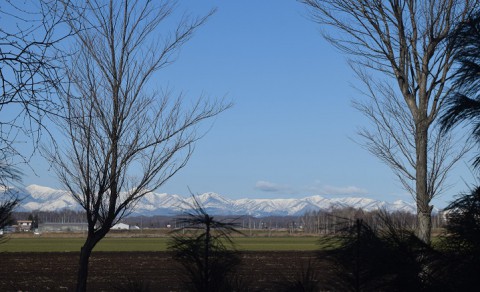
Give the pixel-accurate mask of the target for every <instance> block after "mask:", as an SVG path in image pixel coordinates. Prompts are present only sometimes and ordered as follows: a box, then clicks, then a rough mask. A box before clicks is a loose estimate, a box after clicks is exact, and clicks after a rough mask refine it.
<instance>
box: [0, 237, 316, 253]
mask: <svg viewBox="0 0 480 292" xmlns="http://www.w3.org/2000/svg"><path fill="white" fill-rule="evenodd" d="M168 240H169V239H168V237H107V238H104V239H103V240H102V241H101V242H100V243H99V244H98V245H97V246H96V247H95V249H94V251H102V252H144V251H152V252H153V251H166V250H167V244H168ZM84 241H85V239H84V238H82V237H20V238H16V237H13V238H10V239H8V241H6V242H5V243H3V244H1V245H0V251H1V252H77V251H80V247H81V246H82V244H83V243H84ZM317 241H318V237H312V236H308V237H303V236H289V237H278V236H277V237H235V238H234V242H235V244H236V247H237V249H238V250H241V251H313V250H318V249H319V245H318V243H317Z"/></svg>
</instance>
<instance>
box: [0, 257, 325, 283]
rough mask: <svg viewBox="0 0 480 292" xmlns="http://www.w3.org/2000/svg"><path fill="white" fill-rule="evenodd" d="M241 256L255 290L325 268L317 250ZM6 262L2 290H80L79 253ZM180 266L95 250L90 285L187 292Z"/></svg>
mask: <svg viewBox="0 0 480 292" xmlns="http://www.w3.org/2000/svg"><path fill="white" fill-rule="evenodd" d="M241 258H242V264H241V266H240V267H239V269H238V270H237V273H236V275H238V276H239V277H240V279H242V280H243V281H244V282H245V283H248V285H249V287H250V288H251V289H252V290H253V291H260V290H261V291H275V290H276V289H275V287H276V286H275V285H278V283H279V282H281V281H284V280H285V279H286V278H288V279H292V278H294V277H295V276H296V275H297V274H298V273H300V271H301V270H302V268H305V266H306V265H307V264H308V263H309V262H311V263H312V264H313V265H314V266H315V269H316V271H318V272H320V273H321V272H322V263H321V261H318V260H316V253H315V252H313V251H255V252H254V251H244V252H241ZM0 260H1V263H2V265H1V268H0V291H74V283H75V274H76V268H77V262H78V253H77V252H48V253H45V252H33V253H32V252H14V253H13V252H12V253H10V252H7V253H0ZM175 267H176V263H175V261H174V260H173V258H172V254H171V253H170V252H94V253H93V254H92V257H91V260H90V275H89V287H88V288H89V291H119V290H118V289H119V288H125V287H126V285H127V284H126V283H129V282H130V283H132V282H135V283H140V284H142V285H148V288H149V289H150V291H160V292H162V291H182V290H181V282H182V280H181V279H180V278H179V275H178V274H177V273H176V270H175ZM323 270H325V269H323ZM123 291H126V290H123Z"/></svg>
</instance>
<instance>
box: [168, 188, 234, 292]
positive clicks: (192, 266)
mask: <svg viewBox="0 0 480 292" xmlns="http://www.w3.org/2000/svg"><path fill="white" fill-rule="evenodd" d="M192 199H193V206H192V211H190V212H186V214H185V216H183V217H181V218H179V219H178V220H177V224H180V225H181V226H182V227H181V229H179V230H175V231H174V233H172V237H171V240H170V243H169V245H168V248H169V250H171V251H173V252H174V257H175V259H176V260H177V261H178V262H179V263H180V265H181V266H182V269H181V270H180V271H179V275H180V276H181V277H183V278H184V283H185V285H186V286H187V287H186V288H187V289H188V290H189V291H199V292H200V291H201V292H214V291H233V290H231V289H232V287H231V285H232V284H233V283H234V281H232V279H233V277H232V276H233V275H232V271H233V270H234V269H235V267H236V266H237V265H238V264H239V263H240V258H239V256H238V253H237V252H236V250H235V248H234V245H233V242H232V238H231V234H232V233H240V232H239V231H238V230H237V229H236V227H237V224H236V223H233V221H229V222H223V221H218V220H216V219H215V218H214V217H213V216H211V215H209V214H208V213H207V211H206V210H205V209H204V208H203V207H202V206H201V204H200V203H199V202H198V201H197V199H196V198H195V196H192Z"/></svg>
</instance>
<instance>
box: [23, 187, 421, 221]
mask: <svg viewBox="0 0 480 292" xmlns="http://www.w3.org/2000/svg"><path fill="white" fill-rule="evenodd" d="M18 192H19V195H20V198H23V200H22V202H21V203H20V206H19V208H18V209H17V210H18V211H26V212H30V211H35V210H39V211H60V210H62V209H71V210H80V206H79V205H78V203H77V202H76V201H75V200H74V199H73V197H72V196H71V195H70V194H69V193H68V192H67V191H64V190H56V189H52V188H48V187H43V186H38V185H30V186H28V187H26V188H25V189H23V190H18ZM197 200H198V202H199V203H200V204H201V205H202V206H203V207H204V208H205V209H206V211H207V212H209V213H210V214H215V215H251V216H256V217H262V216H271V215H275V216H286V215H289V216H298V215H303V214H304V213H305V212H308V211H317V210H328V209H331V208H343V207H354V208H360V209H363V210H365V211H373V210H378V209H385V210H387V211H390V212H393V211H404V212H410V213H415V212H416V208H415V204H413V203H409V202H405V201H395V202H393V203H389V202H384V201H377V200H373V199H369V198H356V197H350V198H332V199H329V198H324V197H321V196H311V197H305V198H299V199H238V200H230V199H227V198H225V197H223V196H221V195H219V194H216V193H204V194H201V195H198V196H197ZM193 205H194V204H193V199H192V197H187V198H185V197H182V196H179V195H170V194H165V193H155V192H149V193H148V194H146V195H145V196H144V197H143V198H142V199H141V200H140V201H139V202H138V203H137V204H136V207H135V210H134V214H136V215H146V216H149V215H176V214H180V213H182V212H185V211H188V210H191V209H192V206H193Z"/></svg>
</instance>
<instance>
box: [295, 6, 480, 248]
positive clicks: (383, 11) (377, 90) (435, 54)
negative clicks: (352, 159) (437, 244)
mask: <svg viewBox="0 0 480 292" xmlns="http://www.w3.org/2000/svg"><path fill="white" fill-rule="evenodd" d="M301 2H303V3H305V4H306V5H308V6H309V7H310V8H311V12H312V15H313V17H314V20H315V21H316V22H318V23H320V24H322V25H326V26H330V27H332V28H334V29H336V31H335V33H332V34H327V33H325V34H324V36H325V37H326V39H327V40H328V41H329V42H331V43H332V44H333V45H334V46H336V47H337V48H339V49H340V50H342V51H343V52H345V53H347V54H349V55H351V56H353V57H354V58H353V60H352V61H353V62H352V66H353V67H354V68H356V71H357V72H362V73H361V74H360V75H361V79H362V80H363V81H365V83H366V85H367V88H368V90H367V94H369V95H370V97H371V101H370V102H371V104H370V105H366V106H361V107H360V108H361V109H362V111H363V112H364V113H365V114H366V115H367V117H368V118H370V119H371V120H373V124H374V130H373V131H371V132H368V131H366V132H365V131H364V132H362V136H363V137H364V138H366V145H367V148H368V149H369V150H370V151H371V152H373V153H374V154H375V155H377V156H379V157H380V158H381V159H382V160H383V161H384V162H387V164H388V165H389V166H390V167H391V168H392V169H393V170H394V172H395V173H396V174H397V176H399V177H401V181H402V183H403V185H404V186H406V189H407V190H409V191H410V192H411V193H412V195H413V196H414V197H415V200H416V204H417V221H418V226H417V235H418V236H419V237H420V238H421V239H422V240H423V241H425V242H430V232H431V211H432V208H433V207H432V206H431V205H430V202H431V200H432V198H433V197H434V196H435V195H436V194H438V192H439V191H440V190H441V185H442V183H443V181H444V179H445V176H446V173H447V172H448V170H449V169H450V168H451V165H452V164H453V163H454V162H455V161H456V160H458V156H454V157H453V158H452V159H451V160H449V161H443V160H442V159H443V158H445V157H448V156H449V155H450V154H449V153H450V152H448V151H449V150H450V149H451V146H450V144H448V140H449V139H450V138H448V137H447V138H445V140H442V138H441V137H439V136H438V135H437V134H436V133H434V132H433V131H434V130H433V128H434V127H435V122H436V118H437V115H438V112H439V110H440V108H441V107H442V105H443V103H444V97H445V96H446V95H447V94H448V88H447V85H448V84H447V83H448V81H449V80H450V78H451V77H452V74H453V73H452V70H451V67H452V51H451V48H450V47H449V46H447V41H448V35H449V34H450V33H451V32H452V31H453V30H454V29H455V27H456V25H457V24H458V23H459V22H461V21H462V20H464V19H465V18H466V17H467V16H468V15H469V13H470V12H471V11H472V9H474V8H475V7H477V6H478V1H459V0H440V1H433V0H429V1H414V0H388V1H387V0H384V1H373V0H362V1H357V0H339V1H337V0H301ZM365 71H370V72H376V75H375V77H376V78H378V79H376V81H375V84H373V83H372V80H373V79H371V78H364V77H365V76H367V75H366V74H364V73H363V72H365ZM378 73H380V74H378ZM378 76H382V78H385V80H380V77H378ZM387 80H388V81H387ZM372 94H373V95H372ZM384 106H387V107H390V108H384ZM389 111H391V112H392V113H389ZM379 113H380V114H382V115H383V116H378V114H379ZM399 125H401V126H400V127H399ZM405 137H408V139H405ZM445 142H447V144H444V143H445ZM446 151H447V152H446ZM462 151H463V150H460V152H462ZM436 155H440V156H436Z"/></svg>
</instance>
